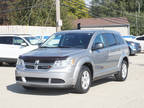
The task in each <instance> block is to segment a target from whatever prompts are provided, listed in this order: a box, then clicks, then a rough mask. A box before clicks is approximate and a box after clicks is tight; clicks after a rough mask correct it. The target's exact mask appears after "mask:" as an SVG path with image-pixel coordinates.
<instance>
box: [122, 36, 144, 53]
mask: <svg viewBox="0 0 144 108" xmlns="http://www.w3.org/2000/svg"><path fill="white" fill-rule="evenodd" d="M122 37H123V38H124V39H125V40H127V41H133V42H136V43H139V44H140V46H141V51H144V36H132V35H130V36H122Z"/></svg>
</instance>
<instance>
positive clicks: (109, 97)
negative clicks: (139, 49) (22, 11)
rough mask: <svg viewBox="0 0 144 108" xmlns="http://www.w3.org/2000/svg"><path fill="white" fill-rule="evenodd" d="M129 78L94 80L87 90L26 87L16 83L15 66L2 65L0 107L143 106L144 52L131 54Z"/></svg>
mask: <svg viewBox="0 0 144 108" xmlns="http://www.w3.org/2000/svg"><path fill="white" fill-rule="evenodd" d="M129 59H130V67H129V74H128V78H127V80H126V81H124V82H118V81H115V79H114V78H113V77H109V78H105V79H101V80H98V81H95V83H94V84H93V86H92V87H91V89H90V90H89V92H88V93H86V94H77V93H74V92H73V90H71V89H36V90H32V91H26V90H25V89H23V88H22V87H21V86H19V85H17V84H16V83H15V72H14V71H15V67H13V66H1V67H0V108H144V54H137V55H136V56H130V57H129Z"/></svg>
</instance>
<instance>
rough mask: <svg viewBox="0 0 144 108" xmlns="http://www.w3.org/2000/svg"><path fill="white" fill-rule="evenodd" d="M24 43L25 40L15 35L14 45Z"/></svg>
mask: <svg viewBox="0 0 144 108" xmlns="http://www.w3.org/2000/svg"><path fill="white" fill-rule="evenodd" d="M22 43H25V41H24V40H23V39H21V38H19V37H14V38H13V44H14V45H21V44H22Z"/></svg>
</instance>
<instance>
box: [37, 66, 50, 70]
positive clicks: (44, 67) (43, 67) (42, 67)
mask: <svg viewBox="0 0 144 108" xmlns="http://www.w3.org/2000/svg"><path fill="white" fill-rule="evenodd" d="M50 68H51V66H50V65H48V66H38V69H50Z"/></svg>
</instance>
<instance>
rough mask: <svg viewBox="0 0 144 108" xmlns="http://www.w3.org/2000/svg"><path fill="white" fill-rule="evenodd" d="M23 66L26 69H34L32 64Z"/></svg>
mask: <svg viewBox="0 0 144 108" xmlns="http://www.w3.org/2000/svg"><path fill="white" fill-rule="evenodd" d="M25 68H27V69H34V66H31V65H25Z"/></svg>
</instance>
